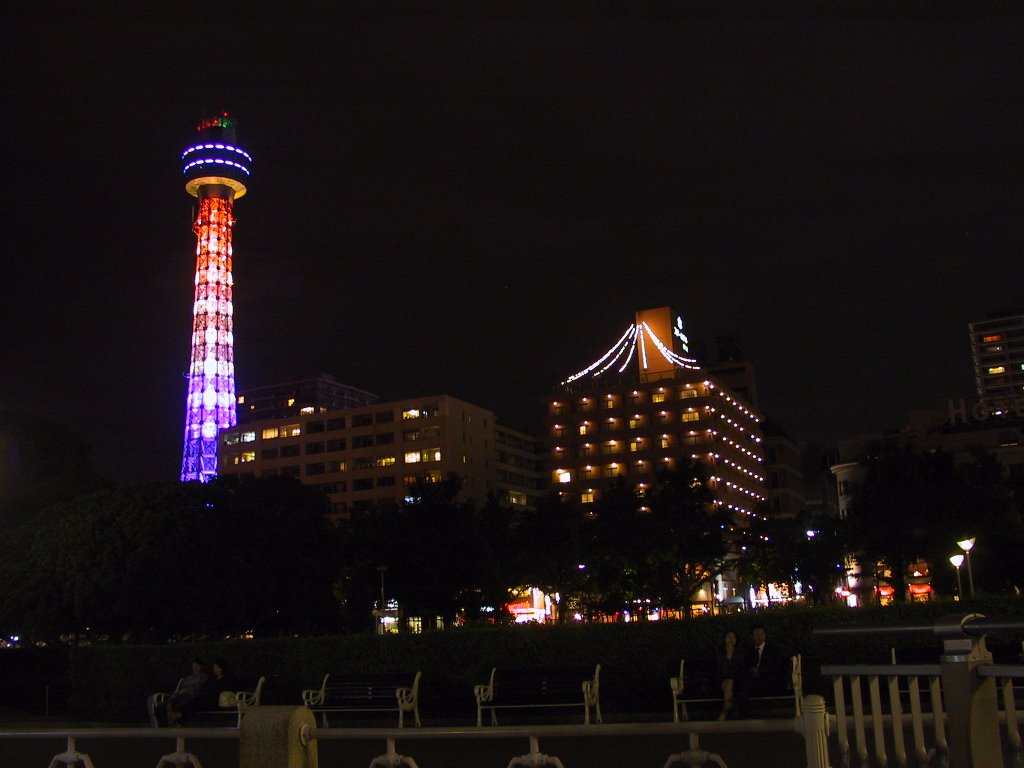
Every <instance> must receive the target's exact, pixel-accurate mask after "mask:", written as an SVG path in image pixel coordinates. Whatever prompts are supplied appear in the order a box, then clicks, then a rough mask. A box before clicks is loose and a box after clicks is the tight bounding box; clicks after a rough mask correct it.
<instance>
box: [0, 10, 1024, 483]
mask: <svg viewBox="0 0 1024 768" xmlns="http://www.w3.org/2000/svg"><path fill="white" fill-rule="evenodd" d="M723 5H725V6H726V7H728V8H729V9H730V10H729V11H728V12H717V11H716V12H703V11H700V10H689V11H687V12H686V13H676V12H675V11H674V10H673V9H674V8H676V7H677V6H676V5H674V4H670V3H656V4H651V5H650V6H644V7H643V8H641V7H640V6H637V7H638V8H639V10H637V11H636V12H635V13H633V14H630V15H614V16H613V15H604V14H598V13H596V12H590V13H585V12H582V11H579V12H563V13H561V14H559V15H557V16H556V15H551V14H546V15H540V14H533V15H531V14H529V13H527V12H525V11H512V10H510V11H509V12H507V13H497V12H495V13H493V15H489V14H488V13H486V12H483V11H480V12H476V13H474V14H472V15H459V14H454V13H451V14H441V13H435V14H433V15H430V16H424V15H399V14H397V13H396V14H387V15H385V14H380V13H377V14H373V13H369V12H366V13H364V12H361V11H358V10H350V11H349V12H347V13H346V14H345V15H344V16H337V15H332V14H331V13H329V12H311V11H308V10H307V11H303V12H299V13H298V14H296V13H295V12H292V13H290V14H287V15H286V14H283V13H282V14H281V15H279V16H277V17H269V16H259V15H254V14H253V13H252V12H243V11H239V12H238V13H228V12H227V11H225V12H223V13H220V14H219V15H213V16H206V15H195V16H190V15H187V14H185V13H184V12H183V13H182V14H181V15H180V16H179V17H176V18H173V17H163V18H159V17H158V18H154V19H150V20H146V21H144V20H141V19H130V18H129V19H124V18H122V19H120V20H117V21H114V20H112V19H113V17H111V18H103V17H98V16H93V17H87V16H83V17H77V18H72V17H67V16H58V15H53V14H50V15H45V16H44V15H42V14H40V15H38V16H20V17H19V16H12V17H10V18H9V19H8V20H7V22H6V23H5V24H4V25H3V30H2V32H0V36H2V37H0V57H2V58H0V66H2V71H3V76H2V77H0V94H2V97H3V103H4V105H5V109H4V112H5V114H7V118H6V120H5V122H4V124H3V125H4V137H3V138H4V142H3V144H4V153H3V168H2V174H3V192H2V195H3V197H2V205H3V208H2V221H3V222H4V232H3V236H2V239H0V247H2V249H3V264H4V266H5V269H4V279H3V294H4V295H3V304H2V307H3V310H2V315H0V317H2V318H3V335H2V341H0V344H2V347H0V349H2V352H3V356H2V359H3V361H4V365H3V373H2V375H0V406H3V407H18V408H21V409H24V410H28V411H30V412H34V413H38V414H41V415H45V416H49V417H52V418H55V419H58V420H61V421H64V422H66V423H68V424H70V425H71V426H72V427H74V428H75V429H76V430H78V431H80V432H81V433H82V434H83V435H84V436H85V437H86V438H87V439H88V440H89V441H91V442H92V444H93V445H94V449H95V455H96V459H97V463H98V464H99V466H100V467H101V468H102V469H103V470H104V471H105V472H107V473H109V474H110V475H112V476H114V477H117V478H121V479H129V478H156V479H160V478H164V479H170V478H174V477H176V476H177V472H178V469H179V464H180V453H181V444H182V434H183V427H184V423H183V419H184V415H183V414H184V398H185V379H184V378H183V372H184V371H185V370H186V368H187V365H188V357H189V336H190V330H191V304H192V291H193V286H192V277H193V271H194V256H193V250H194V240H193V235H192V232H191V219H190V216H191V211H192V198H190V197H189V196H188V195H187V194H186V193H185V191H184V188H183V183H182V181H181V176H180V164H179V156H180V152H181V150H182V149H183V148H184V147H185V146H186V144H187V143H188V142H189V141H190V140H191V137H192V136H193V132H194V125H195V123H196V122H198V120H199V118H200V117H202V116H203V114H204V112H205V111H208V110H215V109H227V110H229V111H230V112H231V113H232V114H233V115H234V116H235V117H236V118H237V119H238V121H239V125H240V129H239V139H240V143H241V144H242V145H243V146H244V147H246V148H247V149H248V150H249V151H250V152H251V153H252V155H253V156H254V158H255V163H254V175H253V182H252V185H251V187H250V194H249V195H248V196H246V197H245V198H244V199H243V200H241V201H240V202H239V203H238V204H237V207H236V214H237V218H238V224H237V226H236V229H235V233H236V234H235V340H236V346H235V356H236V371H237V380H238V387H239V388H240V389H243V390H244V389H245V388H246V386H251V385H254V384H262V383H270V382H274V381H279V380H283V379H286V378H290V377H293V376H302V375H309V374H311V373H315V372H318V371H328V372H333V373H335V374H336V375H337V376H338V378H339V379H341V380H342V381H345V382H348V383H351V384H353V385H355V386H358V387H361V388H364V389H368V390H370V391H374V392H377V393H379V394H380V395H381V396H383V397H385V398H392V397H407V396H409V397H411V396H417V395H425V394H432V393H438V392H442V391H444V392H449V393H451V394H453V395H456V396H459V397H463V398H465V399H468V400H470V401H472V402H476V403H479V404H481V405H484V406H486V407H489V408H491V409H493V410H494V411H496V412H497V414H498V415H499V418H503V420H504V421H507V422H509V423H512V424H520V425H522V426H527V425H528V424H529V421H530V417H531V416H532V415H533V414H534V413H536V411H537V403H538V401H539V398H541V397H542V396H543V395H544V394H545V393H546V392H547V391H548V389H549V388H550V387H551V386H552V385H554V384H556V383H557V382H558V381H559V380H561V379H563V378H564V377H565V376H566V375H567V374H570V373H572V372H574V371H576V370H578V369H580V368H582V367H584V366H585V365H587V364H588V363H589V362H590V361H591V360H592V359H594V358H595V357H597V356H599V355H600V354H601V353H603V352H604V351H605V350H606V349H607V348H608V347H609V346H610V345H611V343H612V342H613V341H614V340H615V339H617V338H618V336H619V335H620V334H621V332H622V331H623V330H624V329H625V327H626V326H627V324H628V323H630V322H631V321H632V316H633V312H634V311H635V310H637V309H640V308H646V307H653V306H660V305H663V304H670V305H671V306H673V307H674V308H675V309H677V310H679V311H680V312H681V313H682V314H683V315H684V317H685V319H686V322H687V325H688V328H689V331H690V336H691V338H706V339H713V338H714V337H716V336H719V335H725V334H738V335H740V336H741V337H742V338H743V345H744V351H745V353H746V356H747V357H748V358H749V359H750V360H751V361H752V362H753V363H754V364H755V366H756V367H757V372H758V385H759V389H760V394H761V405H762V408H763V410H765V411H766V412H767V413H768V414H769V415H771V416H773V417H775V418H776V419H777V420H779V421H781V422H782V423H783V424H784V425H785V426H787V427H788V428H789V429H790V430H791V431H792V432H794V433H796V434H798V435H801V436H803V437H806V438H810V439H814V440H818V441H824V442H831V441H834V440H836V439H840V438H842V437H846V436H852V435H855V434H858V433H861V432H864V431H869V430H877V429H883V428H890V427H898V426H899V425H900V424H901V423H902V422H903V420H904V419H905V417H906V416H907V415H908V413H909V411H910V410H912V409H919V408H926V407H931V406H934V405H937V404H941V403H943V402H944V400H945V398H947V397H949V396H954V395H955V396H960V395H970V394H971V392H972V389H973V382H972V374H971V367H970V355H969V348H968V342H967V323H968V322H969V321H971V320H976V319H981V318H983V317H984V316H986V315H987V314H988V313H989V312H990V311H992V310H998V309H1002V308H1006V307H1020V306H1024V299H1022V296H1021V283H1020V276H1021V270H1020V267H1019V264H1020V245H1021V243H1022V242H1024V224H1022V210H1024V193H1022V189H1024V187H1022V182H1024V177H1022V170H1024V166H1022V159H1024V156H1022V150H1021V147H1022V139H1024V102H1022V98H1021V94H1022V93H1024V61H1022V58H1024V53H1022V51H1024V47H1022V45H1021V43H1022V35H1021V34H1020V30H1021V28H1022V27H1021V23H1020V22H1021V20H1022V19H1021V18H1020V17H1011V16H1007V15H1004V14H1002V13H999V12H993V13H989V14H985V15H982V14H980V13H979V14H977V15H974V14H973V13H972V14H960V13H955V12H954V13H943V14H941V15H937V14H932V13H931V12H921V13H914V12H907V13H903V14H902V15H900V16H887V15H879V14H857V13H845V14H842V15H840V14H833V13H813V14H812V13H809V12H799V11H798V10H797V9H796V6H794V7H793V8H792V9H788V10H787V9H786V7H785V6H774V8H775V10H771V11H765V10H759V8H760V9H763V8H765V7H770V6H769V4H767V3H762V4H754V3H749V4H747V5H749V9H747V10H744V9H743V6H736V5H728V4H723ZM829 5H832V4H829ZM211 7H214V6H213V5H212V4H211ZM215 7H216V8H225V7H224V6H215ZM297 7H298V6H297ZM301 7H303V8H307V6H306V5H305V4H303V5H302V6H301ZM493 7H494V8H501V7H503V6H502V5H499V4H495V5H494V6H493ZM507 7H508V8H510V9H515V8H516V6H515V5H514V4H507ZM594 7H596V6H594ZM678 7H689V8H691V9H692V8H694V7H696V8H698V9H699V8H700V7H701V6H699V5H697V6H686V5H685V4H679V6H678ZM780 7H781V8H782V10H781V11H780V10H778V9H779V8H780ZM807 7H812V4H807ZM922 7H923V6H922ZM965 7H966V4H965ZM227 10H230V8H227Z"/></svg>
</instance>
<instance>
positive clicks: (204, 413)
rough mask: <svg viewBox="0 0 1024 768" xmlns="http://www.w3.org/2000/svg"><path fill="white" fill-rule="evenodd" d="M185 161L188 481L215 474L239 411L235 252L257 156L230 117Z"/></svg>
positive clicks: (208, 127) (203, 130) (204, 133)
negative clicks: (238, 206)
mask: <svg viewBox="0 0 1024 768" xmlns="http://www.w3.org/2000/svg"><path fill="white" fill-rule="evenodd" d="M196 130H197V133H198V136H197V137H196V140H195V142H194V143H192V144H190V145H189V146H188V147H187V148H186V149H185V151H184V152H182V155H181V161H182V173H183V175H184V177H185V191H186V192H188V193H189V194H190V195H192V196H193V197H196V198H197V199H198V202H199V209H198V212H197V214H196V218H195V222H194V223H193V226H192V230H193V231H194V232H195V234H196V276H195V299H194V301H193V304H192V356H191V362H190V364H189V370H188V395H187V399H186V403H185V448H184V452H183V455H182V459H181V479H182V481H191V480H198V481H200V482H206V481H208V480H209V479H211V478H212V477H215V476H216V475H217V431H218V430H220V429H224V428H226V427H233V426H235V423H236V420H237V419H236V413H235V362H234V329H233V325H232V317H233V314H234V310H233V307H232V288H233V285H234V280H233V278H232V274H231V269H232V258H233V253H232V246H231V232H232V229H233V227H234V225H235V218H234V213H233V208H234V201H235V200H237V199H238V198H240V197H242V196H243V195H244V194H245V193H246V192H247V191H248V190H247V186H248V184H249V176H250V173H251V167H252V157H251V156H250V155H249V153H248V152H246V151H245V150H244V149H242V148H241V147H240V146H239V145H238V142H237V140H236V138H235V120H234V118H232V117H231V116H230V115H228V113H227V112H222V113H221V114H219V115H217V116H215V117H210V118H206V119H204V120H203V121H202V122H200V123H199V125H198V126H197V127H196Z"/></svg>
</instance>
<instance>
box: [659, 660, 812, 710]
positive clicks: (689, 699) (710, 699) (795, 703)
mask: <svg viewBox="0 0 1024 768" xmlns="http://www.w3.org/2000/svg"><path fill="white" fill-rule="evenodd" d="M787 672H788V680H786V685H785V686H784V688H783V689H781V690H780V692H779V693H778V694H772V695H768V696H750V697H749V698H748V699H747V701H750V702H769V703H770V702H785V703H787V704H790V705H791V707H787V709H789V708H791V709H792V711H793V713H794V715H796V716H799V715H800V708H801V700H802V698H803V668H802V667H801V660H800V655H799V654H797V655H796V656H792V657H790V659H789V669H788V670H787ZM669 686H670V687H671V689H672V719H673V720H674V721H675V722H677V723H678V722H679V721H680V720H689V719H690V713H689V711H688V709H687V704H713V703H717V704H722V688H721V684H720V681H719V679H718V668H717V666H716V665H715V663H714V662H713V661H711V662H710V663H709V664H705V665H691V666H690V668H689V669H687V668H686V660H685V659H680V661H679V674H678V675H677V676H675V677H671V678H669Z"/></svg>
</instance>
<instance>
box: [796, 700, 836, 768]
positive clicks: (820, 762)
mask: <svg viewBox="0 0 1024 768" xmlns="http://www.w3.org/2000/svg"><path fill="white" fill-rule="evenodd" d="M801 717H802V719H803V723H802V726H803V733H804V746H805V747H806V749H807V768H829V764H828V712H827V711H826V710H825V699H823V698H822V697H821V696H817V695H814V694H811V695H810V696H804V701H803V714H802V716H801Z"/></svg>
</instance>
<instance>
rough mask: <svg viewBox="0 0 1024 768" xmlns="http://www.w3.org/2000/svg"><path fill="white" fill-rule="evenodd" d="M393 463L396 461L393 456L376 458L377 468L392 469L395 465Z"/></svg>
mask: <svg viewBox="0 0 1024 768" xmlns="http://www.w3.org/2000/svg"><path fill="white" fill-rule="evenodd" d="M395 461H396V459H395V457H394V456H379V457H378V458H377V466H378V467H393V466H394V465H395Z"/></svg>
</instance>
